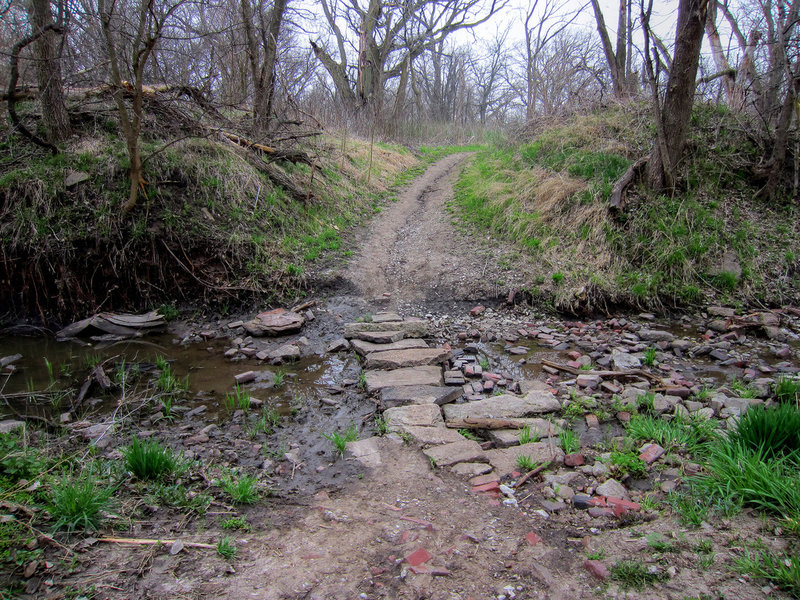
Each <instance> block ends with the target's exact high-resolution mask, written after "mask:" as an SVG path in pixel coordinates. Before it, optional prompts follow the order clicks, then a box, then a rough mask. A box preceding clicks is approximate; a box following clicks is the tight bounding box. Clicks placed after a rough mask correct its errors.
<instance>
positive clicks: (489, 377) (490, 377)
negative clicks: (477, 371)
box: [481, 373, 502, 383]
mask: <svg viewBox="0 0 800 600" xmlns="http://www.w3.org/2000/svg"><path fill="white" fill-rule="evenodd" d="M481 377H482V378H483V380H484V381H494V382H495V383H497V382H498V381H500V380H501V379H502V377H501V376H500V375H498V374H497V373H483V374H482V375H481Z"/></svg>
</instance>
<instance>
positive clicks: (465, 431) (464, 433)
mask: <svg viewBox="0 0 800 600" xmlns="http://www.w3.org/2000/svg"><path fill="white" fill-rule="evenodd" d="M458 433H459V434H460V435H461V437H465V438H467V439H468V440H472V441H473V442H478V441H480V438H479V437H478V436H477V435H475V433H474V432H473V431H472V430H471V429H459V430H458Z"/></svg>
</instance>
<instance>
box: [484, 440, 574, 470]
mask: <svg viewBox="0 0 800 600" xmlns="http://www.w3.org/2000/svg"><path fill="white" fill-rule="evenodd" d="M485 454H486V457H487V458H488V459H489V464H491V465H492V466H493V467H494V468H495V470H496V471H497V472H498V474H500V475H501V476H503V475H506V474H508V473H511V472H512V471H518V470H519V467H517V458H519V457H520V456H527V457H529V458H530V459H531V460H532V461H533V462H534V463H542V462H547V461H554V462H558V463H560V462H563V461H564V451H563V450H562V449H561V447H560V446H559V444H558V441H557V440H553V441H552V443H550V442H534V443H532V444H525V445H524V446H513V447H511V448H502V449H497V450H487V451H486V452H485Z"/></svg>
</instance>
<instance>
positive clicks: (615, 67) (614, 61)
mask: <svg viewBox="0 0 800 600" xmlns="http://www.w3.org/2000/svg"><path fill="white" fill-rule="evenodd" d="M591 2H592V8H593V9H594V17H595V21H596V22H597V32H598V33H599V34H600V41H601V42H602V44H603V52H604V53H605V55H606V62H607V63H608V69H609V72H610V73H611V85H612V89H613V92H614V97H615V98H617V99H620V98H624V97H626V96H627V95H628V85H627V80H626V78H625V33H626V30H627V27H626V26H625V15H626V10H625V0H620V3H619V9H620V10H619V25H620V27H619V31H618V33H617V51H616V52H614V47H613V46H612V45H611V38H610V37H609V35H608V28H607V27H606V21H605V19H604V18H603V11H602V10H601V9H600V3H599V2H598V0H591Z"/></svg>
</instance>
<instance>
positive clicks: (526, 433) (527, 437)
mask: <svg viewBox="0 0 800 600" xmlns="http://www.w3.org/2000/svg"><path fill="white" fill-rule="evenodd" d="M538 441H539V432H538V431H531V426H530V425H525V427H523V428H522V429H520V430H519V444H520V446H524V445H525V444H532V443H534V442H538Z"/></svg>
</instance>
